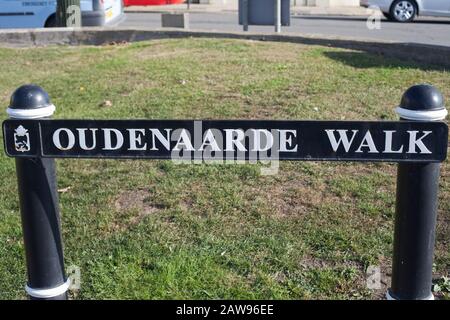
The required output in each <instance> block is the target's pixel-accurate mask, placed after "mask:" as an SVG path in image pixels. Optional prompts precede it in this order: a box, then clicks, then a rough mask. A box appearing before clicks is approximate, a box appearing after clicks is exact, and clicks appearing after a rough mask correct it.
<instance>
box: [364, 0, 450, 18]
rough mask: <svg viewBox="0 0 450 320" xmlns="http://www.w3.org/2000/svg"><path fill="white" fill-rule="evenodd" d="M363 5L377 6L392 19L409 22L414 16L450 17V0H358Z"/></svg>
mask: <svg viewBox="0 0 450 320" xmlns="http://www.w3.org/2000/svg"><path fill="white" fill-rule="evenodd" d="M360 4H361V6H363V7H366V8H368V7H372V6H374V7H379V8H380V10H381V12H383V15H384V16H385V17H386V18H387V19H389V20H392V21H398V22H410V21H412V20H413V19H414V18H415V17H416V16H418V15H420V16H433V17H450V0H360Z"/></svg>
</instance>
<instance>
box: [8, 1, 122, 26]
mask: <svg viewBox="0 0 450 320" xmlns="http://www.w3.org/2000/svg"><path fill="white" fill-rule="evenodd" d="M80 7H81V25H82V26H102V25H105V24H115V23H116V22H118V21H120V20H122V18H123V17H124V14H123V3H122V0H80ZM55 12H56V0H0V28H44V27H45V28H49V27H55V26H56V16H55Z"/></svg>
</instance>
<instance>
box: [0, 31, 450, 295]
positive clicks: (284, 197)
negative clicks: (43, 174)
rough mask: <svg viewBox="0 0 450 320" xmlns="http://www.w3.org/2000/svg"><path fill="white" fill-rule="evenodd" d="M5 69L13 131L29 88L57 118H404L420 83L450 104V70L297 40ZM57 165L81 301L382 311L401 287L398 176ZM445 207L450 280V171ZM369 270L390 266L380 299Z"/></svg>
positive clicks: (4, 278) (164, 43)
mask: <svg viewBox="0 0 450 320" xmlns="http://www.w3.org/2000/svg"><path fill="white" fill-rule="evenodd" d="M0 70H1V72H0V99H1V100H0V101H1V105H2V106H3V107H2V108H0V109H1V111H0V117H1V118H2V120H3V119H5V118H6V112H5V110H6V107H7V106H8V102H9V96H10V94H11V93H12V91H13V90H14V89H15V88H16V87H18V86H19V85H21V84H24V83H36V84H39V85H41V86H42V87H43V88H45V89H46V90H47V91H48V92H49V94H50V96H51V97H52V100H53V103H54V104H55V105H56V106H57V112H56V114H55V118H98V119H131V118H146V119H183V118H188V119H192V118H197V119H327V120H343V119H347V120H350V119H351V120H380V119H392V120H394V119H397V116H396V114H395V112H394V107H395V106H397V105H398V103H399V101H400V98H401V95H402V94H403V92H404V91H405V90H406V89H407V88H408V87H409V86H411V85H413V84H417V83H421V82H428V83H431V84H434V85H436V86H437V87H438V88H440V89H441V90H442V92H443V93H444V95H445V96H446V97H447V99H450V72H449V71H448V70H445V69H443V68H440V67H439V66H432V65H422V64H414V63H409V62H405V61H400V60H394V59H386V58H383V57H382V56H375V55H370V54H366V53H363V52H358V51H351V50H342V49H334V48H328V47H320V46H304V45H299V44H289V43H270V42H253V41H236V40H212V39H182V40H158V41H152V42H142V43H135V44H122V45H111V46H103V47H91V46H82V47H49V48H36V49H0ZM1 148H3V144H2V146H1ZM1 154H2V155H1V156H0V177H1V181H2V183H1V185H0V299H22V298H25V295H24V290H23V286H24V284H25V282H26V270H25V262H24V250H23V240H22V231H21V226H20V216H19V211H18V195H17V182H16V176H15V166H14V160H13V159H10V158H7V157H6V156H5V155H4V152H3V150H1ZM57 167H58V176H59V178H58V183H59V186H58V187H59V189H60V205H61V211H62V229H63V238H64V245H65V261H66V266H67V267H68V266H71V265H76V266H78V267H79V268H80V269H81V281H82V283H81V290H80V291H79V292H76V293H74V294H73V297H74V298H77V299H105V298H118V299H130V298H131V299H132V298H138V299H173V298H177V299H217V298H224V299H235V298H236V299H376V298H380V297H382V295H383V294H384V292H385V290H386V287H385V286H386V283H389V281H390V280H389V275H390V267H391V256H392V238H393V218H394V204H395V177H396V166H395V165H394V164H381V163H376V164H356V163H330V162H323V163H318V162H283V163H281V167H280V170H279V173H278V174H277V175H271V176H267V175H261V170H260V169H261V166H260V165H240V166H236V165H235V166H231V165H220V166H219V165H194V164H191V165H187V164H185V165H177V164H174V163H172V162H170V161H131V160H126V161H117V160H69V159H68V160H58V161H57ZM439 201H440V202H439V218H438V219H439V221H438V230H437V244H436V258H435V277H436V278H437V279H441V280H438V281H440V282H441V283H442V282H444V281H443V280H442V277H443V276H449V273H450V243H449V240H450V239H449V238H450V237H449V234H450V229H449V226H450V222H449V221H450V165H449V162H448V161H447V162H445V163H444V164H443V166H442V175H441V181H440V195H439ZM370 265H375V266H379V267H381V270H382V272H383V287H382V288H381V289H380V290H375V291H373V290H369V289H367V287H366V273H365V270H366V269H367V267H368V266H370ZM447 285H448V284H447ZM441 287H442V290H441V291H444V292H441V293H440V295H441V296H443V297H445V296H447V298H448V292H447V293H446V292H445V288H444V287H445V285H444V286H441ZM447 289H448V287H447Z"/></svg>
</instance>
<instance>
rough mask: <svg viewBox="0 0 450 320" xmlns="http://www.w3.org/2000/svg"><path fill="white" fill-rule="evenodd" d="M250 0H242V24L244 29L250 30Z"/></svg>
mask: <svg viewBox="0 0 450 320" xmlns="http://www.w3.org/2000/svg"><path fill="white" fill-rule="evenodd" d="M248 1H249V0H242V25H243V28H244V31H248V13H249V3H248Z"/></svg>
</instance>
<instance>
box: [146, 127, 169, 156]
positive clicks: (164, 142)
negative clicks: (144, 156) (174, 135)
mask: <svg viewBox="0 0 450 320" xmlns="http://www.w3.org/2000/svg"><path fill="white" fill-rule="evenodd" d="M165 131H166V136H165V137H164V136H163V135H162V133H161V131H159V130H158V129H150V132H151V133H152V134H153V136H152V137H153V140H152V144H153V147H152V148H151V149H150V150H154V151H157V150H158V148H157V147H156V139H158V141H159V142H161V143H162V145H163V146H164V148H166V150H170V131H172V129H165ZM155 138H156V139H155Z"/></svg>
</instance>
